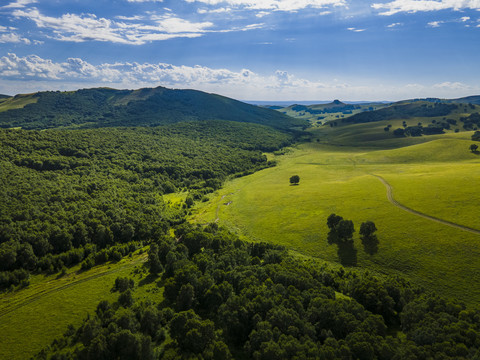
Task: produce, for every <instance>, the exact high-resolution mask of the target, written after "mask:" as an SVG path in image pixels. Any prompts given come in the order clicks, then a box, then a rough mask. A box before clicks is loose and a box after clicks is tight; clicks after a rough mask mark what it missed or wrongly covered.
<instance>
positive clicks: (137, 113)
mask: <svg viewBox="0 0 480 360" xmlns="http://www.w3.org/2000/svg"><path fill="white" fill-rule="evenodd" d="M206 120H229V121H237V122H247V123H257V124H263V125H267V126H271V127H274V128H277V129H282V130H288V129H290V128H292V127H305V126H306V125H307V122H306V121H304V120H300V119H292V118H290V117H288V116H286V115H284V114H281V113H278V112H276V111H274V110H270V109H265V108H261V107H257V106H253V105H248V104H245V103H242V102H240V101H237V100H233V99H230V98H227V97H223V96H220V95H215V94H208V93H205V92H201V91H196V90H172V89H167V88H163V87H157V88H145V89H139V90H115V89H109V88H95V89H82V90H78V91H72V92H59V91H47V92H38V93H35V94H29V95H16V96H14V97H9V98H6V99H3V101H0V127H2V128H12V127H21V128H23V129H30V130H31V129H37V130H38V129H48V128H78V127H80V128H92V127H94V128H95V127H115V126H157V125H165V124H170V123H177V122H181V121H206Z"/></svg>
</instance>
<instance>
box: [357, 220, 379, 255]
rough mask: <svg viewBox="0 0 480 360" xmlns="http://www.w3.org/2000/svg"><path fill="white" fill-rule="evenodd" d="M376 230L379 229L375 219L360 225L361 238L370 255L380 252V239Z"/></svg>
mask: <svg viewBox="0 0 480 360" xmlns="http://www.w3.org/2000/svg"><path fill="white" fill-rule="evenodd" d="M375 231H377V227H376V226H375V223H374V222H373V221H366V222H364V223H362V225H360V239H361V240H362V244H363V249H364V250H365V252H366V253H367V254H370V255H373V254H376V253H377V252H378V239H377V235H375Z"/></svg>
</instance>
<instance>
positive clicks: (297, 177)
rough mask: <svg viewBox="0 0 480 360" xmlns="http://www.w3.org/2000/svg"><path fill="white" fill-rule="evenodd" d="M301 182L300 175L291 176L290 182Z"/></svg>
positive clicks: (294, 183)
mask: <svg viewBox="0 0 480 360" xmlns="http://www.w3.org/2000/svg"><path fill="white" fill-rule="evenodd" d="M299 182H300V176H298V175H293V176H291V177H290V184H292V185H298V183H299Z"/></svg>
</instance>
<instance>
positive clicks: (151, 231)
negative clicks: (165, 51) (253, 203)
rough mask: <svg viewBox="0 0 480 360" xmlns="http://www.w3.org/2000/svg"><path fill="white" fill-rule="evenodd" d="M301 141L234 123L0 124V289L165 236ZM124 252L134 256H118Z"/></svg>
mask: <svg viewBox="0 0 480 360" xmlns="http://www.w3.org/2000/svg"><path fill="white" fill-rule="evenodd" d="M292 141H293V136H292V135H289V134H286V133H283V132H280V131H278V130H275V129H273V128H271V127H266V126H263V125H257V124H247V123H237V122H228V121H204V122H182V123H177V124H172V125H168V126H160V127H148V128H108V129H107V128H103V129H91V130H62V131H59V130H47V131H26V130H0V167H1V169H2V171H1V172H0V182H1V183H2V187H1V188H0V195H1V198H2V201H1V202H0V288H3V289H5V288H8V287H9V286H13V285H17V284H19V283H20V282H21V281H22V280H24V279H25V278H26V277H27V274H26V271H40V270H44V271H56V270H58V269H59V268H61V267H62V266H71V265H74V264H76V263H79V262H81V261H86V259H88V257H89V256H90V260H91V259H92V258H94V257H95V256H97V255H96V252H99V251H102V249H104V250H105V249H107V248H109V247H115V246H118V245H119V244H129V243H131V242H142V241H148V240H149V239H152V238H156V237H158V236H159V234H161V233H165V232H166V231H167V229H168V228H169V226H170V225H172V224H176V223H179V222H182V221H184V216H185V211H186V209H187V208H188V207H189V206H191V204H192V203H193V202H194V201H199V200H201V199H202V198H203V197H204V195H205V194H206V193H208V192H212V191H214V190H215V189H217V188H218V187H220V186H221V183H222V182H223V181H224V180H225V179H226V178H227V177H228V176H241V175H245V174H248V173H251V172H252V171H255V170H259V169H262V168H265V167H268V166H272V165H273V163H270V162H268V161H267V159H266V157H265V156H264V155H263V153H262V152H263V151H271V150H275V149H278V148H280V147H282V146H285V145H287V144H289V143H291V142H292ZM175 191H178V192H182V191H188V192H189V195H188V196H187V200H186V203H185V205H184V207H183V208H182V207H172V206H169V205H168V204H165V203H164V201H163V198H162V194H166V193H171V192H175ZM135 248H136V247H135V246H131V247H130V249H133V250H134V249H135ZM117 250H118V251H120V250H121V251H120V253H121V254H122V255H125V253H126V252H127V250H126V249H125V248H123V250H122V249H120V250H119V249H112V250H111V251H110V252H114V251H117ZM105 251H106V250H105ZM102 256H103V257H102V258H101V260H99V259H98V256H97V260H96V263H98V262H101V261H102V260H103V261H106V260H107V258H108V257H105V256H104V255H102ZM116 257H117V258H118V254H117V255H116ZM89 265H91V261H90V262H89V263H87V265H86V267H88V266H89Z"/></svg>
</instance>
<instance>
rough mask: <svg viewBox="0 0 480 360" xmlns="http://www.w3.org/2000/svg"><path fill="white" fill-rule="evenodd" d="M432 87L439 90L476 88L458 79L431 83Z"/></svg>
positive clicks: (472, 89)
mask: <svg viewBox="0 0 480 360" xmlns="http://www.w3.org/2000/svg"><path fill="white" fill-rule="evenodd" d="M432 88H434V89H440V90H455V91H477V89H475V88H474V87H472V86H470V85H467V84H464V83H461V82H458V81H457V82H450V81H446V82H443V83H439V84H434V85H432Z"/></svg>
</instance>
